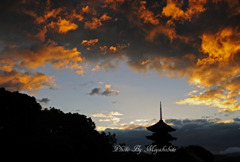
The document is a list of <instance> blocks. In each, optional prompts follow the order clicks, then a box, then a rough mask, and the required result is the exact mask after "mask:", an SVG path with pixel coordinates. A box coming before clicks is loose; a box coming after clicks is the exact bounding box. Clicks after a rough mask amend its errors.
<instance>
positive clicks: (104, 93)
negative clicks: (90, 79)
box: [89, 84, 120, 96]
mask: <svg viewBox="0 0 240 162" xmlns="http://www.w3.org/2000/svg"><path fill="white" fill-rule="evenodd" d="M110 88H111V85H109V84H106V85H105V90H104V91H101V89H102V88H101V87H99V88H93V89H92V90H91V92H90V93H89V95H102V96H110V95H118V94H119V92H120V91H118V90H111V89H110Z"/></svg>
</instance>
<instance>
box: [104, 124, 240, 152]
mask: <svg viewBox="0 0 240 162" xmlns="http://www.w3.org/2000/svg"><path fill="white" fill-rule="evenodd" d="M212 121H215V122H212ZM212 121H211V120H205V119H199V120H190V119H185V120H178V119H168V120H166V122H168V123H172V124H173V125H172V127H174V128H176V131H175V132H173V133H171V134H172V135H173V136H174V137H177V140H176V141H173V142H172V143H173V145H176V146H188V145H200V146H203V147H204V148H206V149H208V150H210V151H211V152H213V153H224V151H225V150H229V148H233V147H240V144H239V143H238V142H237V141H239V136H240V131H239V129H240V127H239V121H238V119H236V120H235V122H233V123H217V122H216V121H218V122H220V120H219V119H217V120H212ZM236 121H237V122H236ZM105 131H107V132H113V133H116V135H117V136H116V137H117V138H118V143H126V145H129V146H131V147H133V146H134V145H138V144H141V145H142V146H145V145H147V144H150V143H151V141H149V140H147V139H146V138H145V136H147V135H149V134H151V132H150V131H148V130H146V128H144V127H138V128H136V129H127V130H118V129H106V130H105ZM133 138H134V139H133ZM230 150H231V149H230ZM227 152H228V151H227Z"/></svg>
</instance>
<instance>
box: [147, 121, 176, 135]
mask: <svg viewBox="0 0 240 162" xmlns="http://www.w3.org/2000/svg"><path fill="white" fill-rule="evenodd" d="M147 129H148V130H150V131H152V132H172V131H175V130H176V129H174V128H172V127H171V126H169V125H167V124H166V123H164V122H163V120H159V121H158V122H157V123H156V124H154V125H152V126H149V127H147Z"/></svg>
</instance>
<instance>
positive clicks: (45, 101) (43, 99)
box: [38, 97, 50, 104]
mask: <svg viewBox="0 0 240 162" xmlns="http://www.w3.org/2000/svg"><path fill="white" fill-rule="evenodd" d="M38 102H41V103H44V104H48V103H49V102H50V99H49V98H46V97H44V98H42V99H39V100H38Z"/></svg>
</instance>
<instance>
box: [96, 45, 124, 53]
mask: <svg viewBox="0 0 240 162" xmlns="http://www.w3.org/2000/svg"><path fill="white" fill-rule="evenodd" d="M118 47H119V48H120V49H123V48H125V46H120V45H118ZM118 47H115V46H110V47H108V46H100V47H99V49H100V50H101V51H102V53H103V54H104V55H105V54H107V52H108V51H110V52H113V53H116V52H117V49H118Z"/></svg>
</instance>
